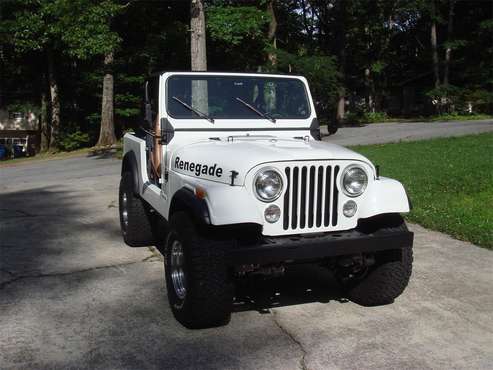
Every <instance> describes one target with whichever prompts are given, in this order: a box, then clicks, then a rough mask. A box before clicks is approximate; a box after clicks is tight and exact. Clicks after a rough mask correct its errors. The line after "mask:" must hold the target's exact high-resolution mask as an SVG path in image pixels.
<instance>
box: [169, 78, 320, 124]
mask: <svg viewBox="0 0 493 370" xmlns="http://www.w3.org/2000/svg"><path fill="white" fill-rule="evenodd" d="M176 77H178V78H180V77H189V78H191V79H193V78H194V77H197V78H200V77H202V78H204V77H205V78H220V77H227V78H235V77H236V78H265V79H270V80H272V79H279V80H295V81H298V82H299V83H301V84H302V85H303V91H304V93H305V98H306V103H307V114H306V115H305V116H304V117H276V118H275V119H276V121H284V120H289V121H293V120H296V121H305V120H309V119H310V118H311V117H312V104H313V102H312V99H311V95H310V92H309V90H308V89H307V85H306V82H305V81H303V80H302V79H301V78H299V76H293V75H275V74H262V73H234V72H232V73H217V72H202V73H200V72H199V73H194V72H188V73H171V74H170V75H169V76H168V77H167V78H166V83H165V101H164V105H165V107H166V114H167V116H168V117H169V118H171V119H173V120H178V121H189V120H205V119H204V118H202V117H199V116H192V117H175V116H174V115H172V114H171V112H170V111H169V105H168V100H169V98H170V97H171V95H170V94H169V86H168V83H169V81H170V80H171V79H173V78H176ZM232 98H233V99H234V98H235V97H232ZM211 118H213V119H214V121H251V120H254V121H259V120H260V121H262V120H264V121H265V120H266V118H264V117H260V116H256V117H255V116H252V117H248V118H237V117H214V116H211ZM271 124H272V125H276V123H272V122H271Z"/></svg>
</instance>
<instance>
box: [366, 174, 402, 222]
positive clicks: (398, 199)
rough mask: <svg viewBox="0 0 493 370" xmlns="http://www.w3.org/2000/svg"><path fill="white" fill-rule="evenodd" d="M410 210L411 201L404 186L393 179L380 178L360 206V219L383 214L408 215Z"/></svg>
mask: <svg viewBox="0 0 493 370" xmlns="http://www.w3.org/2000/svg"><path fill="white" fill-rule="evenodd" d="M409 210H410V206H409V199H408V197H407V194H406V190H405V189H404V186H402V184H401V183H400V182H399V181H397V180H393V179H389V178H387V177H380V179H379V180H375V182H374V183H373V184H372V187H371V189H368V194H366V196H365V199H364V201H363V202H362V204H361V205H360V212H359V217H360V218H367V217H372V216H376V215H379V214H382V213H407V212H409Z"/></svg>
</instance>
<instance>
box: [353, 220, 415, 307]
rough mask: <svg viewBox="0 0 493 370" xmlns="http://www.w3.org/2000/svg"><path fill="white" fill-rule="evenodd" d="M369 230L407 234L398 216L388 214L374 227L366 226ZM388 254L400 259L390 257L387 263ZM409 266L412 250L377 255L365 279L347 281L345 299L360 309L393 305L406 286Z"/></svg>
mask: <svg viewBox="0 0 493 370" xmlns="http://www.w3.org/2000/svg"><path fill="white" fill-rule="evenodd" d="M367 226H368V225H367ZM370 230H371V232H372V233H375V234H380V233H389V232H397V231H407V227H406V224H405V223H404V220H403V219H402V217H401V216H399V215H390V216H386V217H383V218H382V219H381V220H377V223H376V224H375V223H374V224H373V225H371V226H370ZM370 230H369V231H370ZM396 247H398V246H396ZM389 254H393V255H394V256H395V255H397V256H400V258H392V259H391V260H390V261H389V260H388V258H387V257H388V256H389ZM412 265H413V250H412V248H402V249H400V250H399V249H396V250H395V251H390V252H386V253H383V254H377V255H376V264H375V266H372V268H371V269H370V270H369V271H368V273H367V274H366V276H365V277H363V278H361V279H358V280H355V281H350V282H348V284H347V288H348V298H349V299H350V300H351V301H353V302H355V303H358V304H360V305H362V306H380V305H386V304H390V303H393V302H394V300H395V299H396V298H397V297H398V296H400V295H401V294H402V292H403V291H404V290H405V288H406V287H407V285H408V283H409V279H410V277H411V273H412Z"/></svg>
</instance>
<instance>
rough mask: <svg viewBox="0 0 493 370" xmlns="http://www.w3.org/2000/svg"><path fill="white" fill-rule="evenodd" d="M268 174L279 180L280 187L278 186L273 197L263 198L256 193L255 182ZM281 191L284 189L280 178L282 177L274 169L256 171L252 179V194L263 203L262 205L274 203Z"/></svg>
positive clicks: (265, 168)
mask: <svg viewBox="0 0 493 370" xmlns="http://www.w3.org/2000/svg"><path fill="white" fill-rule="evenodd" d="M268 173H271V174H272V173H273V174H275V176H277V177H278V179H279V183H280V185H279V188H278V189H277V190H276V192H275V193H274V195H273V196H271V197H264V196H262V195H261V194H260V193H259V191H258V187H257V181H258V180H259V179H260V177H261V176H265V175H266V174H268ZM283 189H284V180H283V178H282V175H281V173H280V172H279V171H278V170H277V169H276V168H274V167H264V168H261V169H260V170H258V171H257V173H256V174H255V176H254V177H253V192H254V194H255V196H256V197H257V199H258V200H260V201H262V202H264V203H271V202H274V201H275V200H277V199H278V198H279V197H280V196H281V194H282V191H283Z"/></svg>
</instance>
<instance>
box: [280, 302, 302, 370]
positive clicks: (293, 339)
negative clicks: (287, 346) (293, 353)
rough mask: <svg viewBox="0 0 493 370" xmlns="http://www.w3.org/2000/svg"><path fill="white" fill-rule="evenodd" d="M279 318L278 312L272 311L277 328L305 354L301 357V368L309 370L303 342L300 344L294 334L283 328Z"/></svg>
mask: <svg viewBox="0 0 493 370" xmlns="http://www.w3.org/2000/svg"><path fill="white" fill-rule="evenodd" d="M277 316H278V315H277V313H276V311H275V310H272V318H273V320H274V323H275V324H276V326H277V327H278V328H279V329H280V330H281V331H282V332H283V333H284V334H285V335H287V336H288V337H289V339H291V341H292V342H293V343H295V344H296V345H297V346H298V347H299V348H300V350H301V352H302V353H303V355H302V356H301V359H300V368H301V369H302V370H308V367H307V366H306V363H305V357H306V355H307V352H306V350H305V348H304V347H303V345H302V344H301V342H300V341H299V340H298V339H296V338H295V337H294V335H293V334H291V333H290V332H289V330H288V329H286V328H285V327H284V326H282V324H281V323H280V322H279V321H278V320H277Z"/></svg>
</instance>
